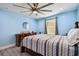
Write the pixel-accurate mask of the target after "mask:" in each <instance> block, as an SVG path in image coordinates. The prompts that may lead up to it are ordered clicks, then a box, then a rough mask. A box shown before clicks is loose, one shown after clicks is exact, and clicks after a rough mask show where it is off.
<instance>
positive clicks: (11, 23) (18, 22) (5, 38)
mask: <svg viewBox="0 0 79 59" xmlns="http://www.w3.org/2000/svg"><path fill="white" fill-rule="evenodd" d="M25 21H26V22H28V24H29V26H30V28H29V31H36V21H35V20H34V19H32V18H28V17H26V16H22V15H18V14H15V13H12V12H9V11H5V10H0V47H1V46H5V45H9V44H14V43H15V34H16V33H19V32H21V31H25V29H23V27H22V23H23V22H25Z"/></svg>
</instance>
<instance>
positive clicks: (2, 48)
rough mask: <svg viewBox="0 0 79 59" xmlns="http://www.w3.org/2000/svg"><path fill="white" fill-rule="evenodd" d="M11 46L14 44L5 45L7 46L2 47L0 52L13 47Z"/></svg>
mask: <svg viewBox="0 0 79 59" xmlns="http://www.w3.org/2000/svg"><path fill="white" fill-rule="evenodd" d="M13 46H15V44H10V45H7V46H3V47H0V50H3V49H6V48H9V47H13Z"/></svg>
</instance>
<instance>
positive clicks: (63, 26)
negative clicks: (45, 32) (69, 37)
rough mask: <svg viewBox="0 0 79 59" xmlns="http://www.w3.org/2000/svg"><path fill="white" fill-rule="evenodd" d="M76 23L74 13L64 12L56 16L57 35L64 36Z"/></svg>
mask: <svg viewBox="0 0 79 59" xmlns="http://www.w3.org/2000/svg"><path fill="white" fill-rule="evenodd" d="M75 22H76V11H72V12H66V13H63V14H60V15H58V16H57V24H58V33H59V34H61V35H65V34H66V33H68V31H69V30H70V29H71V28H74V25H75Z"/></svg>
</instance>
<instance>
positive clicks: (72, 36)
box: [68, 28, 79, 45]
mask: <svg viewBox="0 0 79 59" xmlns="http://www.w3.org/2000/svg"><path fill="white" fill-rule="evenodd" d="M78 39H79V29H78V28H75V29H71V30H70V31H69V33H68V41H69V43H70V44H71V45H74V44H76V43H78V42H79V40H78Z"/></svg>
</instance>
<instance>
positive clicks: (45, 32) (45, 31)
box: [44, 19, 47, 34]
mask: <svg viewBox="0 0 79 59" xmlns="http://www.w3.org/2000/svg"><path fill="white" fill-rule="evenodd" d="M44 22H45V30H44V34H47V26H46V19H45V20H44Z"/></svg>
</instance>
